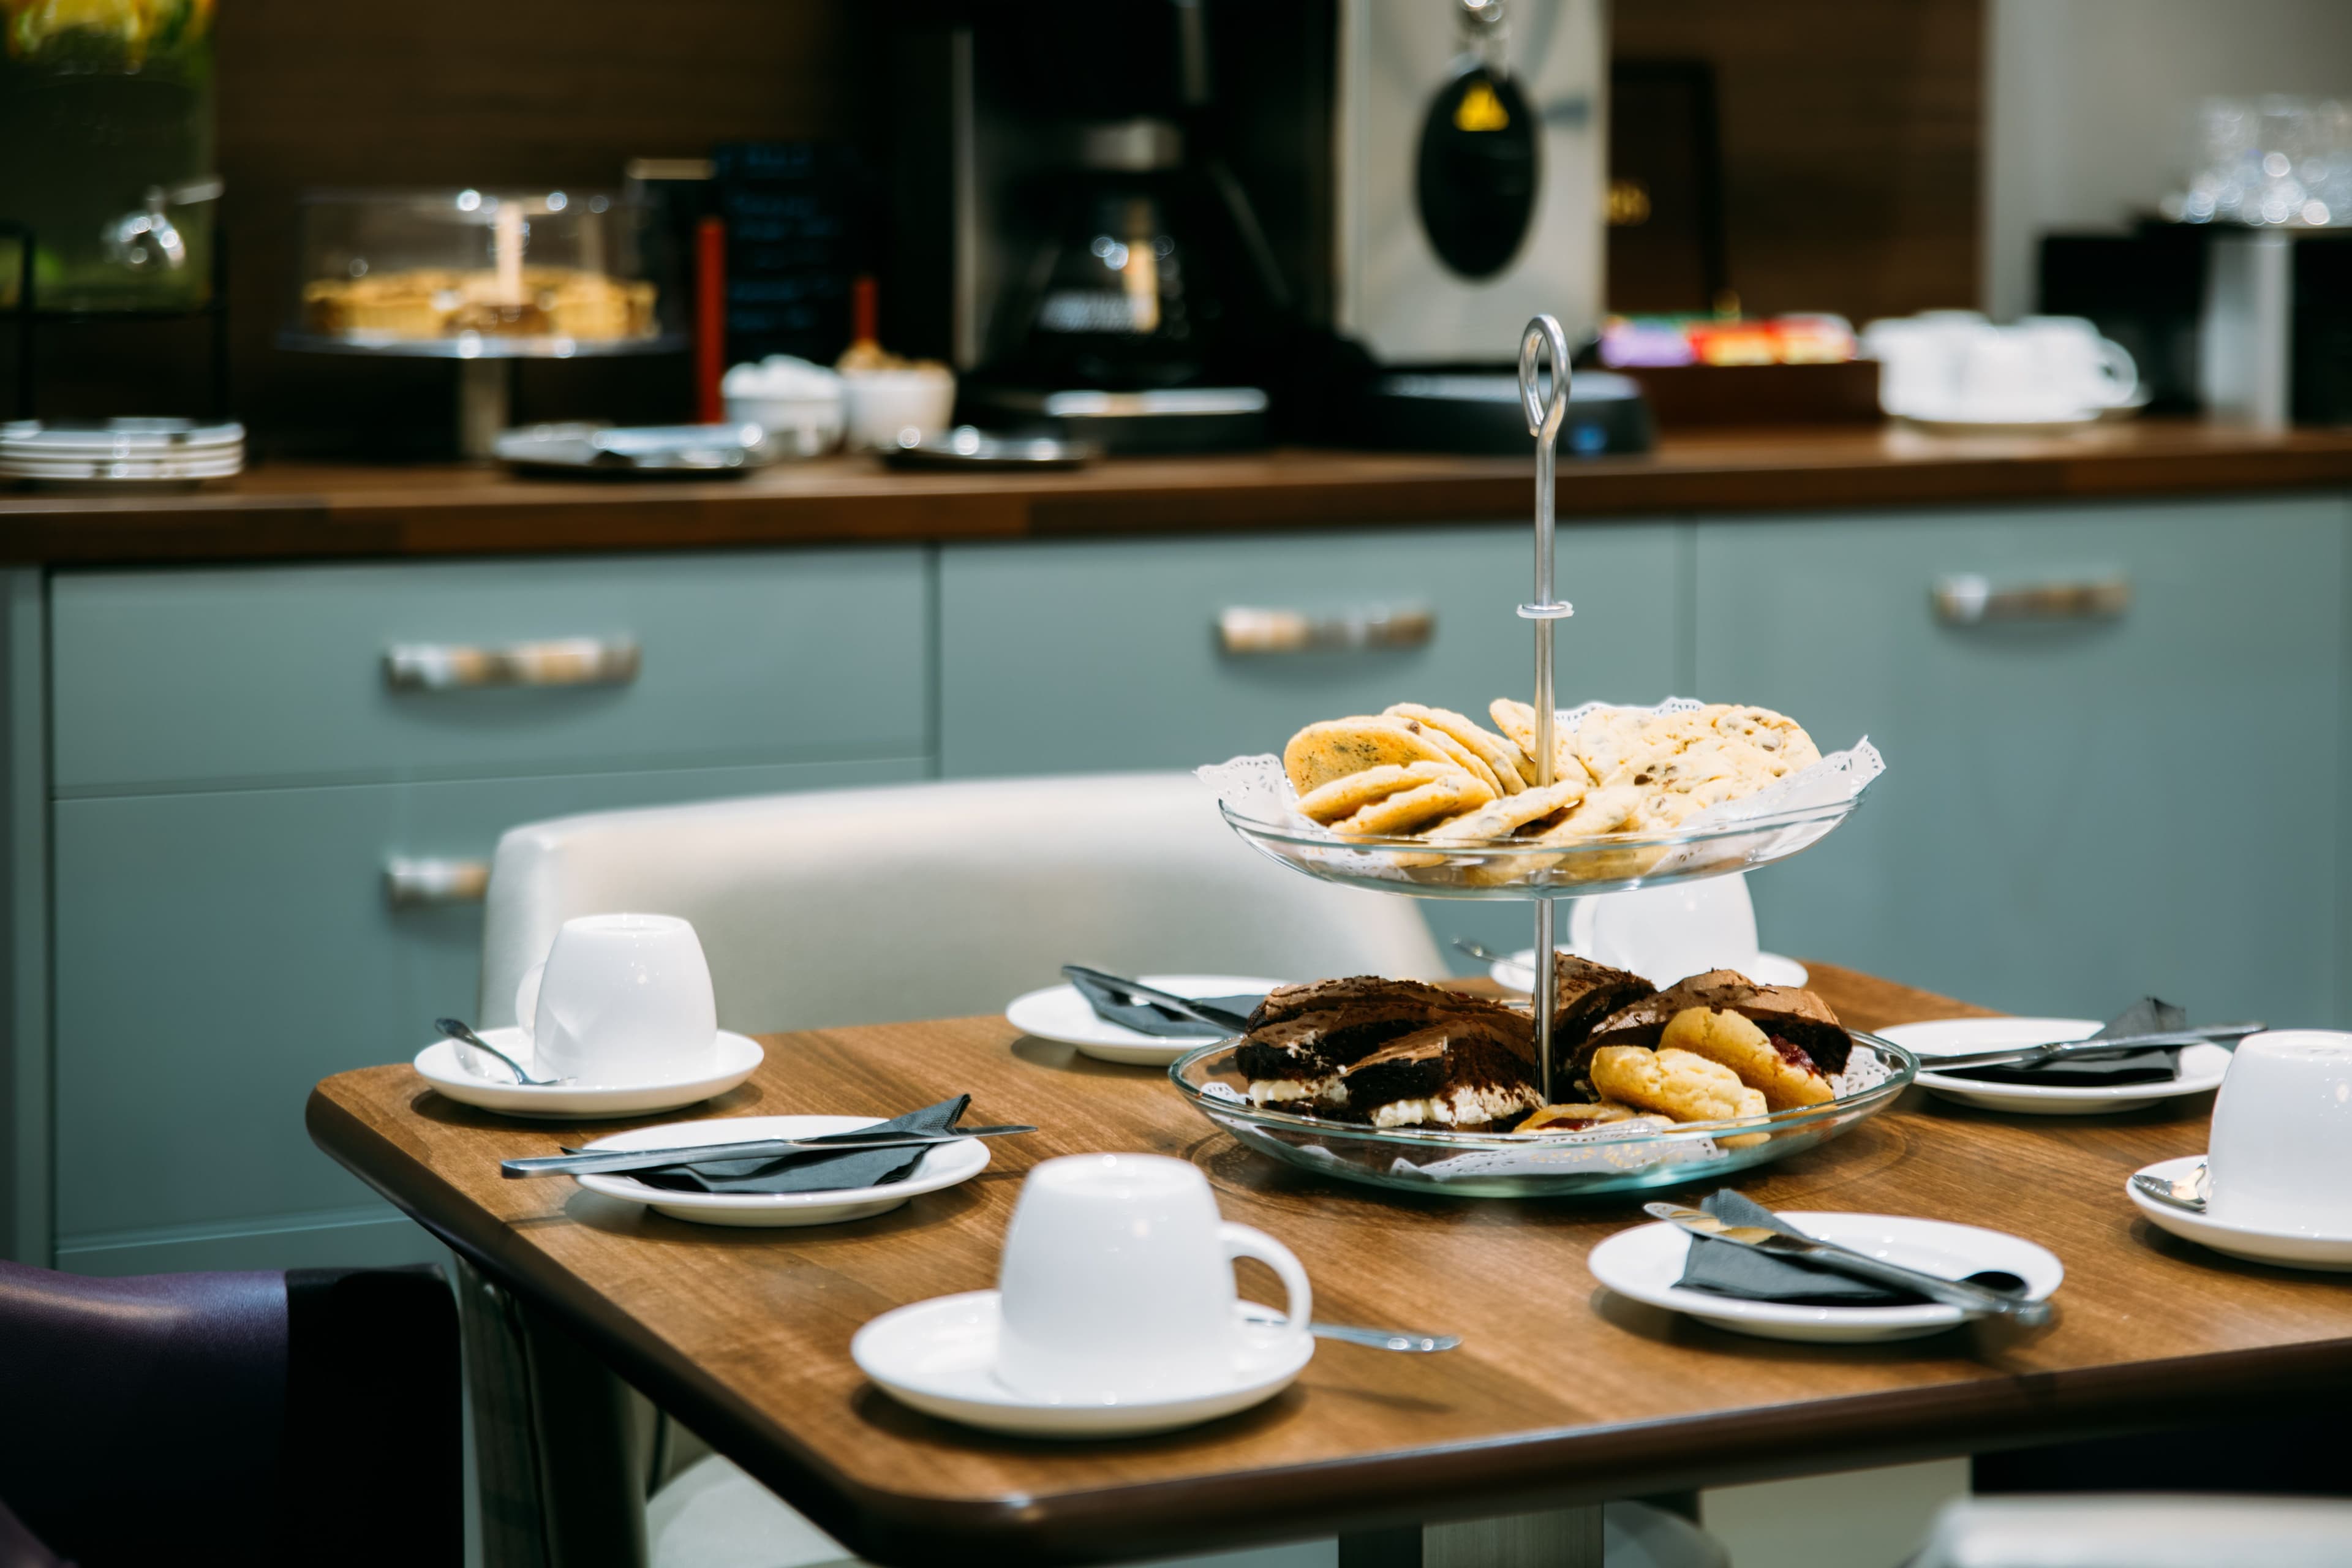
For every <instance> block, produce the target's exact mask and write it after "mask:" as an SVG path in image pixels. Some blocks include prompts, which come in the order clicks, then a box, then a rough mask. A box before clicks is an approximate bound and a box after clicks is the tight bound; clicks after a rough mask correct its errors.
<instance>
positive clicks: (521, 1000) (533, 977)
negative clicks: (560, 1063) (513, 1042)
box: [515, 963, 547, 1040]
mask: <svg viewBox="0 0 2352 1568" xmlns="http://www.w3.org/2000/svg"><path fill="white" fill-rule="evenodd" d="M546 973H547V965H546V964H544V963H534V964H532V965H531V966H530V968H529V969H526V970H524V971H523V972H522V978H521V979H520V980H519V981H517V982H516V983H515V1023H516V1024H517V1025H519V1026H520V1027H521V1029H522V1037H523V1038H524V1039H526V1040H535V1039H536V1038H537V1037H538V1028H539V983H540V980H541V977H542V976H543V975H545V974H546Z"/></svg>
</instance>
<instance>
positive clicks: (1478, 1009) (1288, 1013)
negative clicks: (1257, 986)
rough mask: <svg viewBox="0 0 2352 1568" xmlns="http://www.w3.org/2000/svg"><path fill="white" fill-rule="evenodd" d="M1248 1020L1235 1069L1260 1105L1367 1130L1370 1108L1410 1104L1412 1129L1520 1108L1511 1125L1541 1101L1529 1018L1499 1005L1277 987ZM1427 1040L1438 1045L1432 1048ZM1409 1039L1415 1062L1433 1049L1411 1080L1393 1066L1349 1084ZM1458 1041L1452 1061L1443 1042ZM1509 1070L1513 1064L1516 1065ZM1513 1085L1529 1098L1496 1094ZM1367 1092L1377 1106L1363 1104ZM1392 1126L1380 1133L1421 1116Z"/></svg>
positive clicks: (1347, 984)
mask: <svg viewBox="0 0 2352 1568" xmlns="http://www.w3.org/2000/svg"><path fill="white" fill-rule="evenodd" d="M1249 1023H1250V1029H1249V1033H1248V1034H1247V1035H1246V1036H1244V1037H1243V1040H1242V1043H1241V1044H1240V1046H1239V1047H1236V1048H1235V1050H1234V1066H1235V1068H1237V1069H1238V1070H1239V1071H1240V1072H1241V1074H1242V1076H1243V1077H1244V1078H1245V1079H1248V1080H1249V1097H1250V1099H1251V1100H1253V1101H1254V1102H1255V1103H1257V1104H1259V1105H1271V1106H1281V1107H1286V1108H1288V1109H1291V1110H1300V1111H1304V1112H1307V1113H1309V1114H1313V1115H1338V1116H1345V1117H1348V1118H1349V1119H1350V1120H1357V1121H1369V1120H1370V1119H1371V1113H1372V1112H1373V1111H1374V1110H1380V1109H1381V1108H1383V1107H1391V1108H1392V1107H1398V1106H1402V1105H1403V1104H1404V1102H1407V1101H1412V1102H1414V1103H1415V1104H1416V1105H1418V1106H1420V1110H1419V1112H1418V1114H1417V1120H1418V1121H1429V1122H1432V1123H1433V1124H1438V1125H1447V1126H1451V1125H1473V1124H1477V1125H1483V1124H1484V1123H1483V1122H1477V1123H1472V1122H1456V1121H1454V1116H1455V1114H1456V1110H1457V1109H1458V1110H1475V1109H1476V1108H1478V1107H1479V1106H1483V1105H1492V1106H1496V1107H1502V1106H1505V1105H1506V1104H1508V1105H1510V1106H1512V1107H1515V1108H1516V1109H1514V1110H1505V1111H1503V1112H1502V1114H1504V1115H1506V1116H1509V1115H1516V1114H1517V1113H1519V1112H1521V1111H1525V1110H1533V1109H1534V1108H1535V1106H1536V1105H1537V1104H1538V1103H1540V1099H1539V1098H1534V1099H1529V1098H1527V1097H1528V1096H1533V1095H1534V1093H1535V1090H1534V1088H1533V1085H1534V1082H1535V1024H1534V1021H1533V1020H1532V1019H1530V1018H1529V1017H1528V1016H1527V1015H1526V1014H1524V1013H1521V1012H1518V1011H1517V1010H1516V1009H1513V1008H1510V1007H1506V1006H1504V1005H1502V1004H1500V1003H1498V1002H1488V1001H1486V1000H1483V999H1481V998H1479V997H1475V996H1465V995H1463V994H1460V993H1459V992H1454V991H1447V990H1444V989H1443V988H1441V987H1439V986H1435V985H1424V984H1421V983H1420V982H1418V981H1412V980H1383V979H1381V978H1378V977H1377V976H1372V975H1357V976H1354V977H1352V978H1350V979H1346V980H1325V981H1319V982H1318V983H1317V984H1312V985H1286V986H1281V987H1279V988H1277V989H1276V990H1275V991H1274V992H1273V993H1271V994H1269V995H1268V996H1267V997H1266V999H1265V1002H1263V1003H1262V1004H1260V1005H1258V1007H1257V1008H1256V1009H1255V1011H1253V1012H1252V1013H1251V1015H1250V1019H1249ZM1422 1037H1433V1039H1434V1045H1432V1041H1431V1040H1429V1039H1423V1038H1422ZM1408 1038H1412V1039H1415V1040H1418V1041H1419V1042H1420V1043H1419V1044H1418V1045H1417V1046H1416V1047H1415V1052H1414V1053H1410V1055H1412V1057H1413V1058H1414V1059H1416V1060H1418V1059H1419V1058H1423V1057H1430V1055H1431V1052H1432V1050H1433V1049H1434V1053H1435V1054H1434V1056H1433V1058H1431V1060H1430V1061H1428V1062H1424V1063H1423V1064H1422V1065H1421V1066H1419V1067H1418V1068H1415V1069H1414V1070H1413V1071H1412V1072H1404V1071H1403V1070H1402V1069H1403V1066H1404V1062H1405V1059H1406V1058H1393V1059H1391V1060H1388V1061H1386V1062H1385V1063H1384V1065H1383V1066H1382V1067H1381V1068H1379V1069H1377V1070H1376V1071H1375V1072H1374V1073H1373V1075H1372V1076H1371V1077H1370V1079H1359V1078H1356V1077H1354V1076H1352V1075H1353V1072H1354V1069H1356V1068H1359V1067H1360V1066H1363V1065H1365V1064H1366V1063H1368V1062H1370V1061H1371V1060H1372V1058H1376V1057H1386V1056H1387V1053H1388V1050H1389V1048H1390V1047H1392V1046H1393V1045H1395V1044H1396V1043H1398V1042H1401V1041H1403V1040H1406V1039H1408ZM1454 1040H1458V1041H1459V1042H1461V1047H1462V1048H1461V1051H1460V1052H1454V1053H1451V1054H1449V1051H1448V1049H1447V1042H1448V1041H1454ZM1465 1052H1466V1053H1469V1054H1463V1053H1465ZM1497 1052H1499V1053H1500V1054H1499V1055H1496V1054H1495V1053H1497ZM1457 1058H1458V1059H1457ZM1512 1062H1516V1063H1517V1064H1518V1066H1517V1068H1511V1067H1510V1066H1509V1064H1510V1063H1512ZM1482 1075H1483V1076H1482ZM1489 1080H1491V1081H1489ZM1519 1084H1523V1085H1525V1086H1526V1087H1525V1089H1524V1092H1520V1091H1519V1090H1517V1089H1513V1090H1512V1091H1511V1092H1507V1093H1506V1092H1502V1091H1501V1089H1502V1086H1506V1085H1519ZM1490 1090H1493V1091H1494V1092H1489V1091H1490ZM1367 1094H1372V1095H1377V1096H1378V1097H1379V1098H1377V1099H1374V1100H1365V1099H1364V1098H1363V1097H1364V1096H1365V1095H1367ZM1522 1099H1525V1100H1526V1103H1524V1104H1521V1103H1519V1101H1520V1100H1522ZM1441 1113H1442V1114H1441ZM1390 1117H1391V1119H1390V1120H1389V1121H1385V1122H1382V1123H1381V1125H1384V1126H1407V1125H1413V1124H1415V1120H1411V1119H1412V1118H1416V1112H1415V1111H1414V1110H1412V1109H1411V1108H1406V1109H1391V1110H1390ZM1486 1120H1492V1118H1487V1119H1486Z"/></svg>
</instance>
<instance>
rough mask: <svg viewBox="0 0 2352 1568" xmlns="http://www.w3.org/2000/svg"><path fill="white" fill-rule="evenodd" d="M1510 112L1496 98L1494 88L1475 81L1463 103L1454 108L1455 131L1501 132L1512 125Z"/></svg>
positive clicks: (1483, 82) (1463, 98) (1466, 93)
mask: <svg viewBox="0 0 2352 1568" xmlns="http://www.w3.org/2000/svg"><path fill="white" fill-rule="evenodd" d="M1510 122H1511V115H1510V111H1509V110H1507V109H1505V108H1504V107H1503V100H1501V99H1499V98H1497V97H1496V96H1495V89H1494V88H1493V86H1491V85H1490V84H1488V83H1486V82H1485V81H1474V82H1472V83H1471V84H1470V90H1469V91H1467V92H1465V93H1464V94H1463V95H1462V101H1461V102H1459V103H1457V104H1455V105H1454V130H1456V131H1500V130H1502V129H1503V128H1504V127H1505V126H1507V125H1508V124H1510Z"/></svg>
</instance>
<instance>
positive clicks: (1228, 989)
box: [1004, 974, 1285, 1068]
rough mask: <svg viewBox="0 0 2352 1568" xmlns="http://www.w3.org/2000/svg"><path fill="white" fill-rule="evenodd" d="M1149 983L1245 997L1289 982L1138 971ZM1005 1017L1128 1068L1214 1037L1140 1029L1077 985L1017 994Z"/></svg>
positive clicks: (1153, 1064)
mask: <svg viewBox="0 0 2352 1568" xmlns="http://www.w3.org/2000/svg"><path fill="white" fill-rule="evenodd" d="M1134 978H1135V979H1137V980H1139V981H1141V982H1142V983H1143V984H1146V985H1151V986H1156V987H1158V988H1159V989H1160V990H1162V991H1172V992H1174V993H1175V994H1177V995H1179V996H1183V997H1188V998H1189V997H1201V996H1241V995H1246V994H1251V993H1254V992H1263V991H1271V990H1273V989H1274V988H1275V987H1276V986H1277V985H1280V984H1285V982H1283V981H1280V980H1267V979H1265V978H1263V977H1261V976H1257V975H1251V974H1139V975H1136V976H1135V977H1134ZM1004 1018H1005V1021H1006V1022H1007V1023H1009V1024H1011V1025H1012V1026H1013V1027H1014V1028H1016V1029H1019V1030H1020V1031H1021V1032H1022V1033H1024V1034H1028V1035H1034V1036H1036V1037H1038V1038H1039V1039H1041V1040H1058V1041H1060V1042H1062V1043H1063V1044H1065V1045H1071V1046H1076V1047H1078V1050H1079V1051H1080V1052H1081V1053H1082V1054H1084V1055H1086V1056H1090V1057H1094V1058H1098V1059H1100V1060H1103V1061H1107V1062H1120V1063H1123V1064H1125V1065H1127V1066H1129V1067H1150V1068H1163V1067H1166V1066H1167V1065H1168V1064H1169V1063H1170V1062H1172V1061H1174V1060H1175V1059H1176V1058H1178V1057H1181V1056H1182V1055H1183V1054H1184V1053H1185V1052H1186V1051H1189V1050H1194V1049H1197V1048H1198V1047H1202V1046H1204V1045H1206V1044H1207V1043H1208V1041H1209V1037H1208V1036H1206V1035H1202V1036H1201V1037H1198V1038H1195V1039H1189V1040H1163V1039H1160V1037H1157V1036H1155V1035H1146V1034H1140V1033H1139V1032H1137V1031H1136V1030H1133V1029H1129V1028H1125V1027H1123V1026H1120V1025H1118V1024H1114V1023H1111V1022H1110V1021H1109V1020H1108V1019H1106V1018H1103V1017H1101V1016H1097V1014H1096V1012H1095V1010H1094V1008H1093V1007H1091V1006H1089V1005H1087V999H1086V997H1085V995H1084V994H1081V993H1080V992H1079V990H1078V988H1077V987H1076V986H1075V985H1048V986H1047V987H1045V989H1044V990H1043V991H1032V992H1030V993H1029V994H1026V995H1024V996H1015V997H1014V998H1013V1000H1012V1002H1011V1003H1010V1004H1009V1005H1006V1007H1005V1009H1004Z"/></svg>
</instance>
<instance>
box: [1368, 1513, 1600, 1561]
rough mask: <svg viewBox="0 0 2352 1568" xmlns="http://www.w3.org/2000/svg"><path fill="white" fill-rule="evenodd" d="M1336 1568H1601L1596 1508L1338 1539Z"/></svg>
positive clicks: (1514, 1516) (1426, 1526) (1509, 1516)
mask: <svg viewBox="0 0 2352 1568" xmlns="http://www.w3.org/2000/svg"><path fill="white" fill-rule="evenodd" d="M1339 1568H1601V1505H1600V1504H1599V1503H1593V1504H1591V1505H1589V1506H1587V1507H1584V1508H1562V1509H1551V1510H1546V1511H1544V1512H1542V1513H1517V1514H1509V1515H1507V1516H1505V1517H1503V1518H1500V1519H1474V1520H1471V1521H1467V1522H1465V1523H1461V1524H1428V1525H1423V1526H1421V1527H1420V1528H1418V1529H1415V1528H1413V1527H1412V1526H1406V1527H1404V1528H1402V1529H1399V1530H1374V1531H1363V1532H1361V1533H1360V1534H1354V1535H1342V1536H1341V1537H1339Z"/></svg>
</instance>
